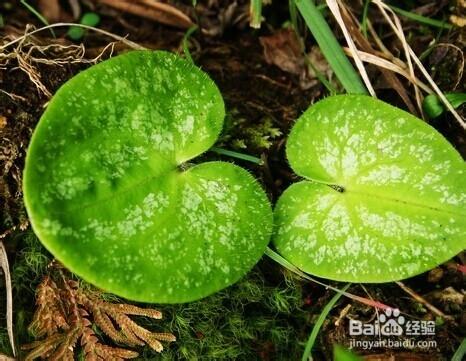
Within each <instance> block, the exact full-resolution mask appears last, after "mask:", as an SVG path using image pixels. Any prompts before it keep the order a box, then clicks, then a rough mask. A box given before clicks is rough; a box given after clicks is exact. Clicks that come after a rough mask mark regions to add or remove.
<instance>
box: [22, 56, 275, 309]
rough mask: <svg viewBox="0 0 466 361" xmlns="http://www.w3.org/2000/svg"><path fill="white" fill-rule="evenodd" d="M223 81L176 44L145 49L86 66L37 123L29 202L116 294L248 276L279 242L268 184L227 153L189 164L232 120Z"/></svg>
mask: <svg viewBox="0 0 466 361" xmlns="http://www.w3.org/2000/svg"><path fill="white" fill-rule="evenodd" d="M223 117H224V105H223V100H222V97H221V95H220V93H219V91H218V89H217V87H216V86H215V84H214V83H213V82H212V80H210V79H209V78H208V76H207V75H206V74H205V73H203V72H202V71H201V70H199V69H198V68H197V67H195V66H194V65H192V64H190V63H188V62H187V61H185V60H183V59H181V58H179V57H177V56H176V55H174V54H170V53H166V52H152V51H136V52H130V53H127V54H124V55H120V56H117V57H114V58H112V59H110V60H107V61H105V62H102V63H100V64H99V65H96V66H93V67H91V68H89V69H88V70H86V71H83V72H82V73H80V74H79V75H77V76H76V77H74V78H73V79H71V80H70V81H69V82H67V83H66V84H65V85H63V87H62V88H61V89H60V90H59V91H58V92H57V94H56V95H55V96H54V98H53V99H52V101H51V102H50V104H49V106H48V108H47V110H46V111H45V113H44V115H43V116H42V118H41V120H40V122H39V125H38V126H37V128H36V130H35V132H34V135H33V138H32V141H31V144H30V147H29V151H28V155H27V160H26V169H25V174H24V195H25V203H26V207H27V210H28V214H29V217H30V220H31V223H32V226H33V228H34V230H35V232H36V234H37V235H38V237H39V238H40V240H41V241H42V243H43V244H44V245H45V246H46V247H47V248H48V249H49V250H50V251H51V252H52V254H53V255H54V256H55V257H56V258H57V259H58V260H60V261H61V262H63V264H64V265H65V266H67V267H68V268H69V269H70V270H72V271H73V272H75V273H76V274H78V275H79V276H81V277H83V278H84V279H85V280H87V281H89V282H91V283H93V284H95V285H97V286H99V287H101V288H103V289H105V290H107V291H110V292H113V293H115V294H117V295H120V296H123V297H126V298H129V299H133V300H138V301H146V302H167V303H174V302H185V301H191V300H195V299H199V298H201V297H204V296H207V295H209V294H211V293H213V292H215V291H218V290H220V289H222V288H224V287H226V286H228V285H230V284H232V283H234V282H235V281H237V280H238V279H239V278H240V277H242V276H243V275H244V274H245V273H246V272H247V271H248V270H249V269H250V268H252V266H253V265H254V264H255V263H256V262H257V261H258V260H259V258H260V257H261V255H262V253H263V252H264V249H265V247H266V245H267V243H268V240H269V237H270V232H271V226H272V212H271V209H270V205H269V202H268V200H267V197H266V195H265V193H264V192H263V190H262V189H261V187H260V185H259V184H258V183H257V182H256V181H255V180H254V179H253V177H252V176H251V175H250V174H248V172H247V171H245V170H244V169H242V168H240V167H237V166H235V165H233V164H229V163H223V162H211V163H204V164H200V165H197V166H193V167H190V168H189V167H188V169H187V170H186V167H185V166H184V165H183V164H184V162H186V161H187V160H189V159H192V158H194V157H195V156H197V155H199V154H201V153H202V152H204V151H206V150H207V149H208V148H209V147H210V146H212V144H213V143H214V142H215V140H216V139H217V137H218V134H219V132H220V130H221V128H222V125H223Z"/></svg>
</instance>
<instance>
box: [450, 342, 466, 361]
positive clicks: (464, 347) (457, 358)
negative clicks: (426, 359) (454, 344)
mask: <svg viewBox="0 0 466 361" xmlns="http://www.w3.org/2000/svg"><path fill="white" fill-rule="evenodd" d="M464 355H466V338H463V341H461V345H460V347H458V350H456V352H455V354H454V355H453V357H452V358H451V361H461V360H464V358H463V357H464Z"/></svg>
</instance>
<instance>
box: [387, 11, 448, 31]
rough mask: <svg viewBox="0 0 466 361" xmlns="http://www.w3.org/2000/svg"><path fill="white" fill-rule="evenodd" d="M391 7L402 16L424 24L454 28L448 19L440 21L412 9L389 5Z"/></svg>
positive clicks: (441, 27)
mask: <svg viewBox="0 0 466 361" xmlns="http://www.w3.org/2000/svg"><path fill="white" fill-rule="evenodd" d="M389 7H390V8H391V9H392V10H393V11H394V12H396V13H398V14H400V15H401V16H404V17H405V18H408V19H411V20H414V21H417V22H418V23H421V24H424V25H429V26H433V27H436V28H440V29H447V30H451V29H453V26H452V25H451V24H448V23H447V22H446V21H440V20H436V19H431V18H428V17H425V16H422V15H419V14H416V13H413V12H411V11H406V10H403V9H400V8H398V7H396V6H392V5H389Z"/></svg>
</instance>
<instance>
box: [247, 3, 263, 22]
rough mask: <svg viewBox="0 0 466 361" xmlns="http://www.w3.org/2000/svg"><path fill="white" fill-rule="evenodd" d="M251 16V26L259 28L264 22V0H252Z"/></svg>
mask: <svg viewBox="0 0 466 361" xmlns="http://www.w3.org/2000/svg"><path fill="white" fill-rule="evenodd" d="M249 16H250V21H249V25H250V26H251V28H254V29H259V28H260V27H261V22H262V0H251V4H250V9H249Z"/></svg>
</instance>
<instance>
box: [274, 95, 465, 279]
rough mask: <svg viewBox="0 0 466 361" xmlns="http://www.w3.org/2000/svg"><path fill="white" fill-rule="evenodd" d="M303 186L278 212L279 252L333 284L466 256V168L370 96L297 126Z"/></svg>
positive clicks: (292, 148) (321, 109) (295, 145)
mask: <svg viewBox="0 0 466 361" xmlns="http://www.w3.org/2000/svg"><path fill="white" fill-rule="evenodd" d="M287 157H288V160H289V162H290V165H291V167H292V168H293V169H294V171H295V172H296V173H297V174H298V175H300V176H301V177H303V178H304V180H303V181H301V182H299V183H296V184H293V185H292V186H291V187H290V188H288V189H287V190H286V191H285V192H284V194H283V195H282V196H281V198H280V199H279V201H278V203H277V206H276V209H275V220H276V223H277V224H276V230H277V231H276V234H275V236H274V243H275V245H276V247H277V250H278V251H279V252H280V253H281V254H282V255H283V256H284V257H286V258H287V259H288V260H289V261H291V262H293V263H294V264H295V265H297V266H298V267H300V268H302V269H303V270H305V271H307V272H309V273H312V274H315V275H318V276H321V277H324V278H329V279H335V280H339V281H354V282H388V281H392V280H398V279H403V278H406V277H410V276H413V275H416V274H419V273H421V272H424V271H426V270H429V269H431V268H433V267H435V266H436V265H438V264H440V263H442V262H445V261H446V260H448V259H450V258H451V257H453V256H455V255H456V254H458V253H459V252H461V251H462V250H463V249H464V248H466V222H465V220H466V168H465V163H464V161H463V160H462V158H461V157H460V155H459V154H458V153H457V152H456V151H455V150H454V149H453V147H452V146H451V145H450V144H449V143H448V142H447V141H446V140H445V139H444V138H443V137H442V136H441V135H440V134H438V133H437V132H436V131H435V130H434V129H433V128H431V127H430V126H429V125H427V124H425V123H424V122H422V121H421V120H420V119H418V118H416V117H414V116H412V115H411V114H408V113H406V112H404V111H402V110H400V109H397V108H394V107H392V106H390V105H388V104H386V103H384V102H382V101H380V100H376V99H373V98H371V97H367V96H364V95H341V96H334V97H329V98H327V99H325V100H322V101H320V102H318V103H316V104H315V105H313V106H311V107H310V108H309V109H308V110H307V111H306V112H305V113H304V114H303V115H302V116H301V117H300V119H299V120H298V121H297V123H296V124H295V126H294V127H293V129H292V131H291V134H290V136H289V139H288V143H287Z"/></svg>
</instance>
